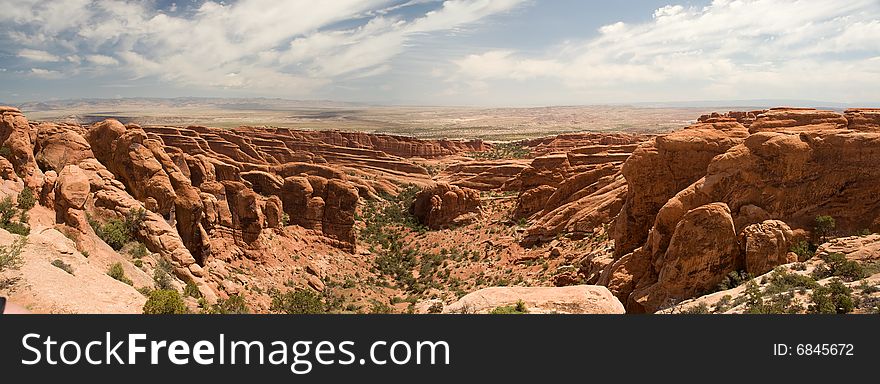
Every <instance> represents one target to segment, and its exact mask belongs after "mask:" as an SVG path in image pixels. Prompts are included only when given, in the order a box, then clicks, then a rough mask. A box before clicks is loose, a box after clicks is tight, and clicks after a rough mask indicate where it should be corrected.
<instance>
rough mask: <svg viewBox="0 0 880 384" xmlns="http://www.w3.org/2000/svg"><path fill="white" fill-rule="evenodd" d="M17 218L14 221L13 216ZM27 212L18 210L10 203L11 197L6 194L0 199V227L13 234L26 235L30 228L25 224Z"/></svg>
mask: <svg viewBox="0 0 880 384" xmlns="http://www.w3.org/2000/svg"><path fill="white" fill-rule="evenodd" d="M16 216H18V220H17V221H15V220H13V219H15V217H16ZM27 221H28V217H27V212H25V211H20V212H19V210H18V208H17V207H16V205H15V204H13V203H12V197H11V196H6V197H5V198H3V200H0V228H3V229H5V230H6V231H7V232H9V233H11V234H13V235H19V236H27V235H29V234H30V233H31V228H30V227H29V226H28V225H27Z"/></svg>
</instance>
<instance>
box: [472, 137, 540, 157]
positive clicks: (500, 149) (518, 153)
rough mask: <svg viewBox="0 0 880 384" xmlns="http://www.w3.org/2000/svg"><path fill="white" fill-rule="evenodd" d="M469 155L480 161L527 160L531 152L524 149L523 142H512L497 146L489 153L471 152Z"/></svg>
mask: <svg viewBox="0 0 880 384" xmlns="http://www.w3.org/2000/svg"><path fill="white" fill-rule="evenodd" d="M468 155H469V156H470V157H473V158H475V159H479V160H500V159H526V158H528V157H529V156H530V155H531V151H529V149H528V148H526V147H524V146H523V143H522V142H519V141H512V142H507V143H498V144H495V145H493V146H492V149H491V150H489V151H485V152H470V153H469V154H468Z"/></svg>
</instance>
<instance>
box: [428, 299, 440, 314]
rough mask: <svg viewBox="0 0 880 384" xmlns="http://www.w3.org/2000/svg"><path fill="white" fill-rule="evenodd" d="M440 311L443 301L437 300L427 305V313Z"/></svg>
mask: <svg viewBox="0 0 880 384" xmlns="http://www.w3.org/2000/svg"><path fill="white" fill-rule="evenodd" d="M441 312H443V303H441V302H439V301H438V302H436V303H434V304H431V306H430V307H428V313H441Z"/></svg>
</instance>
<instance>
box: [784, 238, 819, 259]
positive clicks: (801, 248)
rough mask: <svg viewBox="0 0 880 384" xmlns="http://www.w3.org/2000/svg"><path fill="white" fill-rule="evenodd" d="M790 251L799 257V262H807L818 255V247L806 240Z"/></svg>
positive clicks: (793, 246) (792, 247)
mask: <svg viewBox="0 0 880 384" xmlns="http://www.w3.org/2000/svg"><path fill="white" fill-rule="evenodd" d="M790 251H791V252H793V253H794V254H796V255H797V256H798V261H806V260H809V259H810V258H812V257H813V256H814V255H815V254H816V246H814V245H813V244H810V243H809V242H808V241H806V240H801V241H799V242H797V243H796V244H794V245H792V246H791V249H790Z"/></svg>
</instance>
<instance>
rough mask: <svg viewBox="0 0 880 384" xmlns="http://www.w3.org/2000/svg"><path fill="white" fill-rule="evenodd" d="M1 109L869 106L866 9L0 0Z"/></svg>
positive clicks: (813, 0)
mask: <svg viewBox="0 0 880 384" xmlns="http://www.w3.org/2000/svg"><path fill="white" fill-rule="evenodd" d="M0 9H3V12H2V13H0V100H2V101H44V100H58V99H72V98H119V97H187V96H195V97H278V98H286V99H299V100H334V101H350V102H366V103H375V104H403V105H410V104H413V105H475V106H526V105H587V104H613V103H637V102H686V101H705V100H754V99H788V100H822V101H829V102H840V103H855V104H858V103H860V102H865V103H875V102H877V101H880V97H878V95H877V93H878V89H880V0H835V1H831V0H715V1H708V0H706V1H697V0H694V1H676V0H665V1H650V0H649V1H585V0H446V1H442V0H441V1H438V0H433V1H432V0H334V1H305V0H237V1H232V0H229V1H205V0H174V1H169V0H152V1H151V0H147V1H122V0H48V1H47V0H0Z"/></svg>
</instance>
